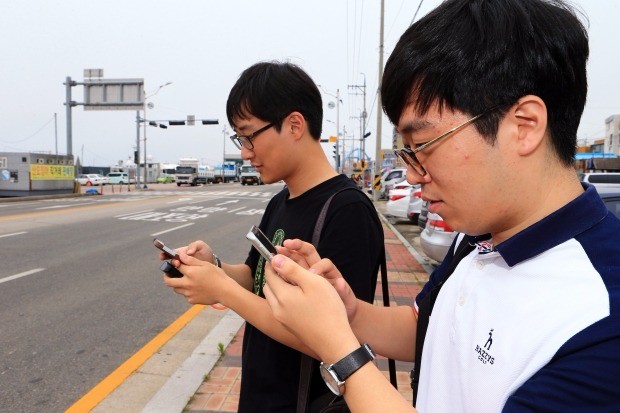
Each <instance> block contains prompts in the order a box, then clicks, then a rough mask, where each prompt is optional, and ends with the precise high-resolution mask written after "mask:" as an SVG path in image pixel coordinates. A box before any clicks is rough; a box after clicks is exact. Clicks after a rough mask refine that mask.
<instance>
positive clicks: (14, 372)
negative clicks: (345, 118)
mask: <svg viewBox="0 0 620 413" xmlns="http://www.w3.org/2000/svg"><path fill="white" fill-rule="evenodd" d="M281 187H282V185H265V186H255V187H245V186H243V187H242V186H241V185H240V184H223V185H209V186H204V187H197V188H184V187H182V188H176V186H169V185H166V186H164V185H152V186H151V187H150V188H149V190H148V191H133V192H131V193H122V194H118V193H117V194H114V195H103V196H91V197H84V198H68V199H47V200H37V201H27V202H10V203H4V202H0V262H1V263H2V266H1V267H0V412H11V413H15V412H42V411H45V412H61V411H64V410H65V409H66V408H67V407H69V406H70V405H71V404H72V403H73V402H74V401H75V400H76V399H78V398H79V397H80V396H82V395H83V394H84V393H86V392H87V391H88V390H89V389H91V388H92V387H93V386H95V385H96V384H97V383H98V382H99V381H101V380H102V379H103V378H104V377H106V376H107V375H108V374H109V373H110V372H111V371H113V370H114V369H115V368H116V367H117V366H119V365H120V364H122V363H123V362H124V361H125V360H126V359H128V358H129V357H130V356H131V355H132V354H134V353H135V352H136V351H137V350H138V349H140V348H141V347H142V346H143V345H144V344H145V343H147V342H148V341H149V340H150V339H151V338H153V337H154V336H155V335H157V334H158V333H159V332H160V331H161V330H163V329H164V328H165V327H166V326H168V325H169V324H170V323H172V322H173V321H174V320H175V319H177V318H178V317H179V316H180V315H181V314H182V313H183V312H185V311H186V310H187V309H188V307H189V304H187V303H186V302H185V300H184V299H183V298H182V297H180V296H177V295H176V294H174V293H172V292H171V291H169V290H168V289H167V287H165V286H164V285H163V282H162V278H161V277H162V276H161V272H160V271H159V269H158V268H159V263H160V262H159V261H158V259H157V250H156V249H155V248H154V247H153V245H152V239H153V237H154V236H158V237H159V238H161V239H162V240H163V241H165V242H166V243H167V244H169V245H171V246H173V247H176V246H181V245H186V243H187V242H188V241H190V240H194V239H204V240H207V241H208V242H209V243H210V244H211V245H212V247H213V248H214V250H215V251H216V252H217V254H218V255H219V256H220V257H221V258H222V259H223V260H225V261H242V260H243V259H244V258H245V255H246V253H247V251H248V248H249V244H248V243H247V241H246V240H245V236H244V235H245V232H247V230H248V229H249V227H250V226H251V225H252V224H255V223H258V222H259V221H260V219H261V216H262V211H263V209H264V208H265V206H266V202H267V201H268V200H269V199H270V198H271V196H273V194H275V193H276V192H277V191H279V190H280V189H281ZM105 192H106V191H105V188H104V193H105Z"/></svg>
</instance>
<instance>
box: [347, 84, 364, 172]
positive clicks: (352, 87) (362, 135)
mask: <svg viewBox="0 0 620 413" xmlns="http://www.w3.org/2000/svg"><path fill="white" fill-rule="evenodd" d="M362 75H364V84H362V85H349V89H359V90H360V91H361V95H362V96H363V99H364V109H363V110H362V113H361V114H360V117H359V119H360V152H361V153H360V160H361V159H363V158H364V156H365V153H366V152H365V151H364V139H365V135H366V116H367V113H366V74H364V73H362ZM355 94H356V95H359V94H360V93H359V92H356V93H355Z"/></svg>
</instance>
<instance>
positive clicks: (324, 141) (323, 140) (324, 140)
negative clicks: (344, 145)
mask: <svg viewBox="0 0 620 413" xmlns="http://www.w3.org/2000/svg"><path fill="white" fill-rule="evenodd" d="M320 142H321V143H327V142H329V139H321V140H320Z"/></svg>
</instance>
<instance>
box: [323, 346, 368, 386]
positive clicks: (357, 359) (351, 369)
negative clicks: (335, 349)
mask: <svg viewBox="0 0 620 413" xmlns="http://www.w3.org/2000/svg"><path fill="white" fill-rule="evenodd" d="M374 359H375V352H374V351H372V349H371V348H370V346H369V345H368V344H363V345H362V346H361V347H360V348H358V349H357V350H355V351H353V352H352V353H351V354H349V355H348V356H346V357H344V358H343V359H341V360H340V361H338V362H336V363H334V364H333V365H332V370H333V371H334V372H335V373H336V374H337V375H338V378H339V379H340V381H345V380H346V379H347V378H348V377H349V376H350V375H351V374H353V373H355V372H356V371H357V370H359V368H360V367H362V366H363V365H364V364H366V363H368V362H369V361H371V360H374Z"/></svg>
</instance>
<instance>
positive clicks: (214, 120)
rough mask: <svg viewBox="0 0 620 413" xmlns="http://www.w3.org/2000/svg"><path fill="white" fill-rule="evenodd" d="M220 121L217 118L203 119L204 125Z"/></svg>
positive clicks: (215, 123)
mask: <svg viewBox="0 0 620 413" xmlns="http://www.w3.org/2000/svg"><path fill="white" fill-rule="evenodd" d="M218 123H219V121H218V120H217V119H203V120H202V124H203V125H217V124H218Z"/></svg>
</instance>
